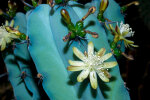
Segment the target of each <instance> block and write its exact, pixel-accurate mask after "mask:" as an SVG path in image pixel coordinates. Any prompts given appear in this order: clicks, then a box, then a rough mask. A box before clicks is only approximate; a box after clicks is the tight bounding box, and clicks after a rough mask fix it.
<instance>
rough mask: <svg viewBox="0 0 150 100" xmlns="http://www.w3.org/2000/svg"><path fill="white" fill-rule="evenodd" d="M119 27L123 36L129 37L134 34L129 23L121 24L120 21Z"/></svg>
mask: <svg viewBox="0 0 150 100" xmlns="http://www.w3.org/2000/svg"><path fill="white" fill-rule="evenodd" d="M119 29H120V33H121V35H122V36H124V37H131V36H133V35H134V31H132V28H130V26H129V24H123V22H122V21H121V23H120V26H119Z"/></svg>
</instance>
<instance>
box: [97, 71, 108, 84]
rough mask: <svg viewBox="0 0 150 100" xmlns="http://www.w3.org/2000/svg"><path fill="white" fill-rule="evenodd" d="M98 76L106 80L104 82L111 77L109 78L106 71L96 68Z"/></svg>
mask: <svg viewBox="0 0 150 100" xmlns="http://www.w3.org/2000/svg"><path fill="white" fill-rule="evenodd" d="M96 72H97V74H98V76H99V77H100V78H101V79H102V80H103V81H104V82H109V78H107V77H106V76H105V75H104V73H103V72H102V71H100V70H96Z"/></svg>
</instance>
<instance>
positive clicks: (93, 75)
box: [90, 71, 97, 89]
mask: <svg viewBox="0 0 150 100" xmlns="http://www.w3.org/2000/svg"><path fill="white" fill-rule="evenodd" d="M90 83H91V86H92V88H93V89H96V88H97V76H96V72H95V71H92V72H90Z"/></svg>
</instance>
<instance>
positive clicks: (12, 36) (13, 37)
mask: <svg viewBox="0 0 150 100" xmlns="http://www.w3.org/2000/svg"><path fill="white" fill-rule="evenodd" d="M9 37H11V38H12V39H17V38H19V37H18V36H17V35H16V34H13V33H9Z"/></svg>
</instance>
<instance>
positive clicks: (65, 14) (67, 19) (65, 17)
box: [61, 9, 71, 24]
mask: <svg viewBox="0 0 150 100" xmlns="http://www.w3.org/2000/svg"><path fill="white" fill-rule="evenodd" d="M61 16H62V18H63V20H64V21H65V22H66V23H67V24H71V19H70V16H69V13H68V12H67V10H66V9H62V10H61Z"/></svg>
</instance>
